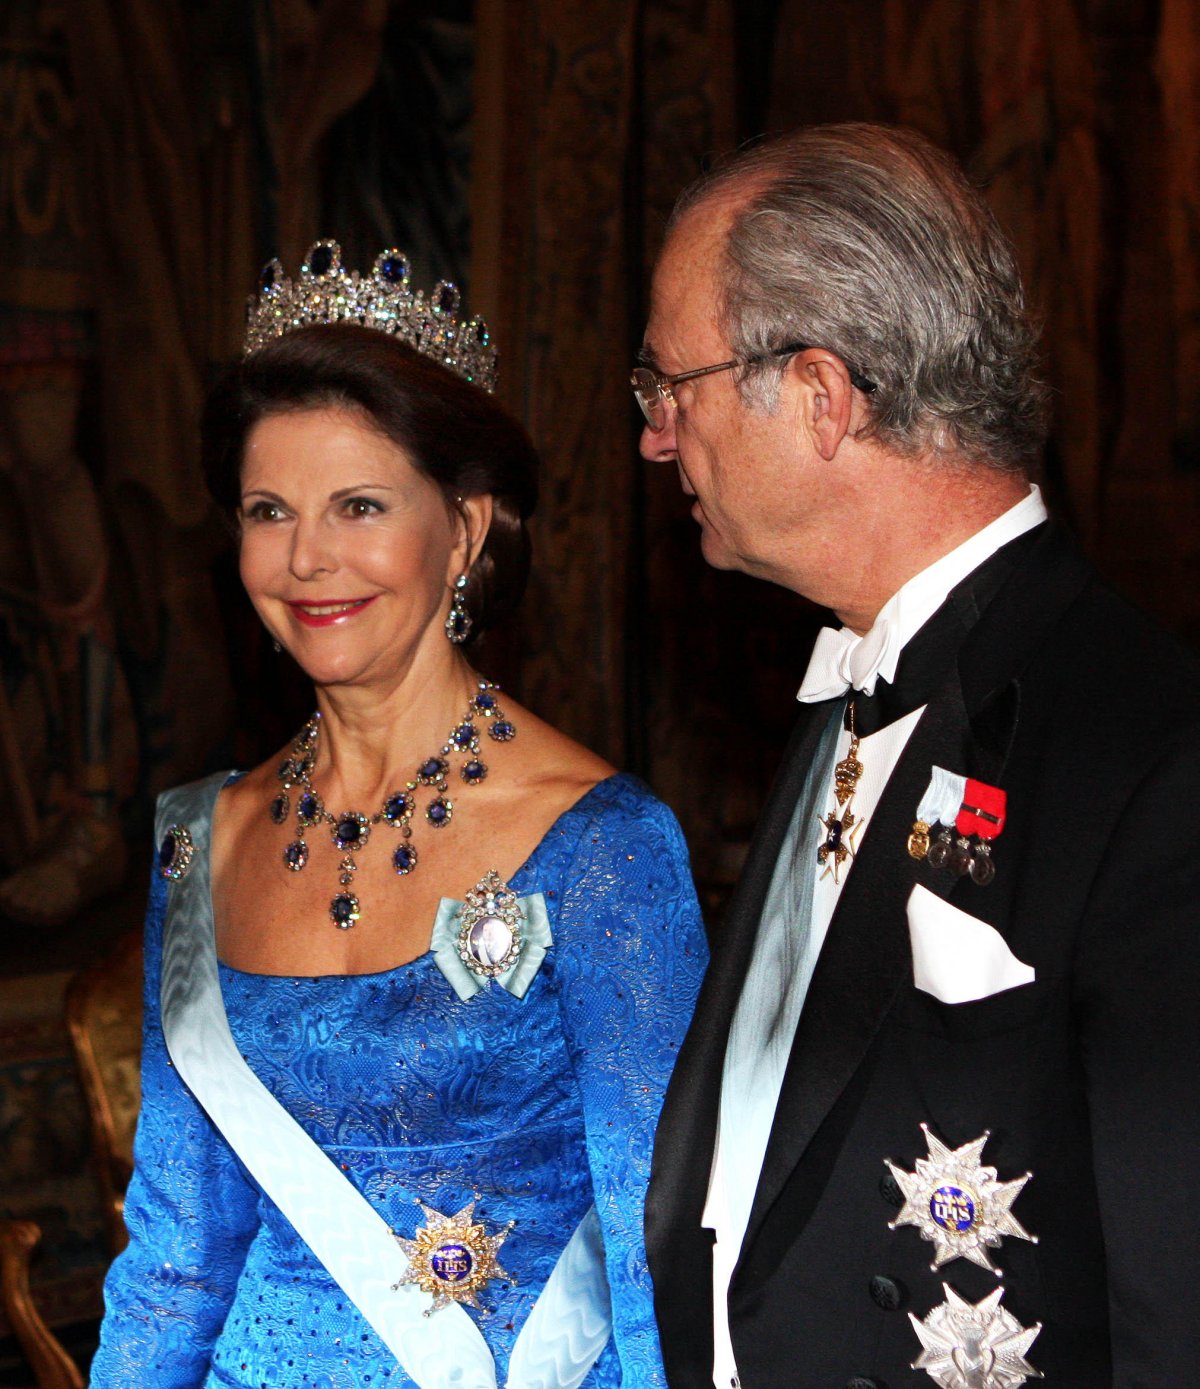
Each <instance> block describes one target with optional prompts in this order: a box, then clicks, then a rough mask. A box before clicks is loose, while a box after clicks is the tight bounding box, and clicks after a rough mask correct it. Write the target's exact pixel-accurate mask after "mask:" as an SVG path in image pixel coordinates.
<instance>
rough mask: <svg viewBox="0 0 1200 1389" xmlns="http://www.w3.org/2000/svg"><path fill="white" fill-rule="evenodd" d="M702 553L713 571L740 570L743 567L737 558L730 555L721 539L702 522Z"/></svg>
mask: <svg viewBox="0 0 1200 1389" xmlns="http://www.w3.org/2000/svg"><path fill="white" fill-rule="evenodd" d="M700 553H701V554H702V555H703V556H704V562H705V563H706V564H707V565H709V567H710V568H712V569H738V568H740V567H741V566H740V565H739V564H738V562H737V558H736V557H735V556H734V555H732V554H730V552H729V550H728V549H727V548H726V547H725V545H724V544H723V543H722V542H721V538H720V537H719V536H717V535H714V534H713V532H712V531H711V530H710V529H709V528H708V526H706V525H704V523H703V522H701V529H700Z"/></svg>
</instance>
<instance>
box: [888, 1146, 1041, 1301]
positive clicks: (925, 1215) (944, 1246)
mask: <svg viewBox="0 0 1200 1389" xmlns="http://www.w3.org/2000/svg"><path fill="white" fill-rule="evenodd" d="M921 1129H922V1131H923V1132H924V1134H925V1142H926V1143H927V1144H928V1146H929V1156H928V1157H927V1158H918V1159H917V1161H916V1170H915V1171H913V1172H906V1171H905V1170H904V1169H903V1168H902V1167H897V1166H896V1164H895V1163H894V1162H891V1161H890V1160H888V1159H886V1158H885V1159H884V1161H885V1162H886V1163H887V1166H888V1167H889V1168H890V1169H891V1173H892V1176H893V1177H895V1179H896V1181H897V1183H898V1184H899V1186H900V1190H901V1191H902V1192H903V1193H904V1206H903V1208H902V1209H901V1211H900V1214H899V1215H898V1216H897V1217H896V1219H895V1220H893V1221H891V1222H890V1224H889V1227H888V1228H889V1229H892V1230H894V1229H896V1227H897V1226H899V1225H915V1226H916V1227H917V1229H918V1230H919V1231H920V1233H921V1238H922V1239H926V1240H929V1241H930V1242H931V1243H932V1244H933V1246H934V1250H935V1254H934V1260H933V1263H932V1264H931V1265H930V1267H931V1268H935V1269H936V1268H941V1266H942V1265H943V1264H948V1263H950V1262H951V1260H953V1259H969V1260H970V1261H971V1262H972V1263H973V1264H978V1265H979V1266H980V1268H986V1269H990V1270H991V1272H992V1273H994V1274H996V1276H997V1277H999V1276H1000V1272H1001V1270H1000V1269H998V1268H997V1267H996V1266H995V1265H994V1264H993V1263H992V1261H991V1259H990V1258H989V1257H988V1253H987V1251H988V1250H989V1249H998V1248H999V1247H1000V1243H1001V1240H1002V1239H1003V1237H1004V1236H1005V1235H1012V1236H1015V1237H1016V1238H1017V1239H1026V1240H1029V1241H1030V1242H1031V1243H1032V1244H1036V1243H1037V1236H1036V1235H1031V1234H1030V1233H1029V1232H1028V1230H1026V1229H1025V1228H1024V1227H1023V1226H1022V1225H1021V1224H1020V1222H1019V1221H1018V1220H1017V1219H1016V1217H1015V1216H1014V1215H1013V1214H1012V1210H1011V1209H1010V1208H1011V1206H1012V1203H1013V1202H1014V1201H1015V1200H1016V1199H1017V1197H1018V1196H1019V1195H1020V1193H1021V1190H1022V1188H1023V1187H1024V1185H1025V1183H1026V1182H1027V1181H1028V1180H1029V1179H1030V1177H1031V1176H1032V1175H1033V1173H1032V1172H1026V1173H1025V1175H1024V1176H1023V1177H1018V1178H1016V1180H1015V1181H1011V1182H998V1181H997V1180H996V1169H995V1168H994V1167H984V1166H983V1165H982V1164H981V1162H980V1159H981V1158H982V1156H983V1145H984V1144H985V1143H986V1142H987V1141H988V1138H989V1136H990V1135H989V1134H986V1133H985V1134H984V1135H983V1137H982V1138H976V1139H974V1140H973V1141H972V1142H970V1143H964V1144H963V1146H962V1147H961V1148H954V1149H950V1148H947V1147H946V1145H945V1144H944V1143H942V1142H940V1141H939V1140H938V1138H936V1137H935V1136H934V1134H932V1133H930V1131H929V1126H928V1125H927V1124H922V1125H921Z"/></svg>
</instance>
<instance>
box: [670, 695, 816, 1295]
mask: <svg viewBox="0 0 1200 1389" xmlns="http://www.w3.org/2000/svg"><path fill="white" fill-rule="evenodd" d="M839 707H840V706H839ZM833 708H834V705H833V704H832V703H831V702H825V703H822V704H816V705H804V706H801V712H800V716H799V718H798V720H797V722H796V726H795V728H794V729H793V731H792V735H791V737H790V739H789V740H788V745H787V748H786V749H785V752H784V757H783V762H782V764H781V765H780V769H779V772H778V774H777V775H776V778H775V782H774V784H773V785H772V787H771V791H770V794H769V796H768V797H767V803H766V806H765V807H764V810H763V813H762V815H761V817H760V818H759V822H758V825H757V827H756V829H755V833H754V838H753V840H752V842H751V845H750V852H749V854H748V856H747V859H746V864H745V867H744V868H743V870H742V874H741V877H740V878H739V880H738V884H737V887H736V888H735V890H734V893H733V896H732V898H731V899H730V903H729V907H728V910H727V911H726V914H725V919H724V922H723V923H722V926H721V928H720V932H719V935H718V937H717V941H716V944H715V947H714V951H713V960H712V964H711V965H710V966H709V970H708V973H707V975H706V976H705V980H704V985H703V988H702V989H701V992H700V997H699V999H698V1001H697V1004H696V1013H695V1017H694V1019H693V1021H692V1025H691V1027H690V1028H689V1030H688V1034H687V1036H686V1038H685V1039H684V1042H683V1046H682V1047H681V1048H680V1052H679V1059H678V1061H677V1062H676V1065H675V1069H674V1072H673V1074H672V1076H671V1082H670V1085H669V1087H668V1089H667V1094H666V1098H665V1100H664V1103H663V1111H662V1117H661V1119H660V1121H659V1126H658V1133H657V1137H656V1139H655V1145H654V1158H653V1164H652V1168H651V1179H650V1192H649V1195H648V1198H647V1202H646V1248H647V1253H648V1255H649V1259H650V1266H651V1270H652V1271H653V1272H654V1274H655V1277H656V1278H664V1277H665V1278H669V1279H671V1280H674V1281H676V1282H677V1281H678V1280H679V1277H680V1269H679V1268H678V1266H677V1262H676V1261H675V1260H674V1259H673V1257H672V1249H673V1248H674V1247H676V1246H675V1244H674V1241H675V1235H676V1232H677V1230H678V1229H679V1228H681V1227H682V1226H683V1225H687V1224H694V1223H698V1221H699V1217H700V1213H701V1210H702V1208H703V1205H704V1201H705V1197H706V1195H707V1192H708V1176H709V1167H710V1165H711V1157H712V1151H713V1145H714V1143H715V1141H716V1130H717V1113H718V1109H719V1100H720V1091H721V1071H722V1068H723V1066H724V1063H725V1045H726V1041H727V1039H728V1036H729V1028H730V1024H731V1022H732V1020H733V1014H734V1011H735V1010H736V1008H737V1003H738V999H739V997H740V996H741V991H742V983H743V981H744V980H745V977H746V971H747V969H748V968H749V964H750V957H751V954H752V952H753V949H754V938H755V935H756V934H757V931H758V922H759V918H760V916H761V915H762V907H763V901H764V899H765V897H766V894H767V889H768V887H769V886H770V883H771V876H772V874H773V873H774V871H775V861H776V859H778V857H779V851H780V848H781V846H782V844H783V839H784V836H785V835H786V833H787V829H788V825H789V824H790V823H791V818H792V813H793V811H794V810H795V806H796V800H797V798H798V796H799V795H800V793H801V791H802V790H803V788H804V781H805V777H806V775H807V772H808V768H809V765H810V763H811V762H812V759H813V756H814V754H815V752H816V749H817V745H818V743H819V742H820V739H821V734H822V732H823V731H824V729H825V727H826V724H827V722H828V720H829V718H830V717H831V711H832V709H833ZM676 1222H678V1224H677V1223H676ZM660 1255H661V1258H662V1261H663V1262H662V1265H661V1272H660V1267H659V1266H658V1260H659V1257H660Z"/></svg>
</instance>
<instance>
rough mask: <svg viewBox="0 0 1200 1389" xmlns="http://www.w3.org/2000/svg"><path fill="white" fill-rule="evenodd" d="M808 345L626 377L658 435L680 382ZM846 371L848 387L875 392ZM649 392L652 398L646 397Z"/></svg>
mask: <svg viewBox="0 0 1200 1389" xmlns="http://www.w3.org/2000/svg"><path fill="white" fill-rule="evenodd" d="M811 346H812V343H808V342H791V343H788V344H787V346H786V347H776V348H774V349H773V350H772V351H770V352H765V353H763V354H762V355H761V356H759V357H735V358H734V359H733V360H732V361H729V362H717V363H716V364H715V365H714V366H711V367H695V368H693V370H691V371H677V372H675V373H674V374H673V375H671V376H667V375H665V374H664V373H663V372H660V371H655V370H654V369H653V368H652V367H634V369H633V371H632V372H631V374H630V377H629V385H630V388H631V389H632V391H633V396H634V399H635V400H636V401H637V403H638V408H639V409H640V410H641V412H642V416H643V418H644V419H645V421H646V423H647V424H648V425H649V426H650V428H651V429H652V430H653V431H654V433H655V434H660V433H661V432H662V431H663V430H664V429H665V428H666V425H667V406H668V405H674V404H675V396H674V394H673V393H672V389H671V388H672V387H673V386H677V385H678V384H679V383H680V382H681V381H693V380H695V379H696V377H698V376H711V375H713V373H714V372H718V371H732V370H733V368H734V367H743V366H752V365H753V364H754V363H756V362H765V361H769V360H770V359H771V358H772V357H794V356H795V355H796V353H797V352H807V351H808V349H809V348H810V347H811ZM846 370H847V372H849V374H850V383H851V385H854V386H857V387H858V389H859V390H860V391H863V392H865V393H866V394H867V395H870V393H871V392H872V391H874V390H877V389H878V387H877V385H876V383H875V382H874V381H872V380H871V379H870V378H869V377H867V376H864V375H863V374H862V372H860V371H856V370H855V369H854V367H852V366H850V364H849V363H847V364H846ZM651 389H653V392H654V394H653V395H650V394H649V392H650V390H651ZM656 410H657V411H658V413H659V415H660V418H659V419H657V420H656V419H655V418H654V414H655V411H656Z"/></svg>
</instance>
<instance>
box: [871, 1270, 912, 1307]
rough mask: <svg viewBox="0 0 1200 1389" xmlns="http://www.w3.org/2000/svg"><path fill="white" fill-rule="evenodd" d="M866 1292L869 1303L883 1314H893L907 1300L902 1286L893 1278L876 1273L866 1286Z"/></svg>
mask: <svg viewBox="0 0 1200 1389" xmlns="http://www.w3.org/2000/svg"><path fill="white" fill-rule="evenodd" d="M867 1290H868V1292H870V1294H871V1301H872V1302H873V1303H874V1304H875V1306H876V1307H880V1308H882V1309H883V1310H884V1311H885V1312H894V1311H895V1310H896V1308H897V1307H903V1306H904V1304H905V1302H907V1301H908V1298H907V1297H906V1295H905V1291H904V1284H903V1283H898V1282H897V1281H896V1280H895V1279H894V1278H888V1277H886V1276H885V1275H884V1274H882V1273H877V1274H876V1275H875V1277H874V1278H872V1279H871V1281H870V1283H869V1284H868V1285H867Z"/></svg>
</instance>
